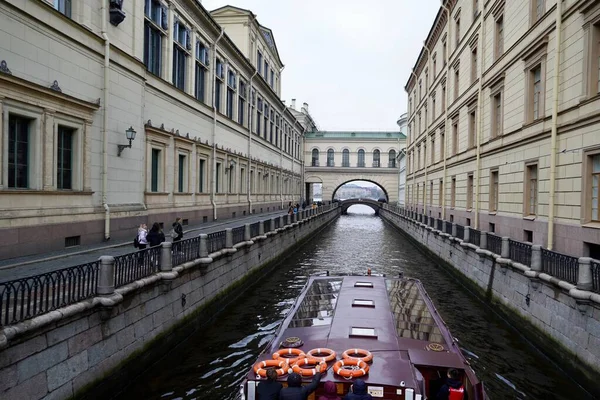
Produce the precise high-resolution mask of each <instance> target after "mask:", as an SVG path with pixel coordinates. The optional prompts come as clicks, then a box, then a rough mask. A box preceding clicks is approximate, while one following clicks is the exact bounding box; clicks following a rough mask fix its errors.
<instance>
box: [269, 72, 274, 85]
mask: <svg viewBox="0 0 600 400" xmlns="http://www.w3.org/2000/svg"><path fill="white" fill-rule="evenodd" d="M269 84H270V85H271V88H272V89H275V71H273V70H271V80H270V81H269Z"/></svg>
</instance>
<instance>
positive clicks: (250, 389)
mask: <svg viewBox="0 0 600 400" xmlns="http://www.w3.org/2000/svg"><path fill="white" fill-rule="evenodd" d="M267 368H275V369H276V370H277V373H278V380H279V381H280V382H281V383H282V384H283V386H284V387H285V386H286V378H287V376H288V374H289V373H291V372H292V371H295V372H297V373H300V374H301V375H302V376H303V378H304V381H305V382H304V384H306V383H308V382H309V381H310V380H311V379H312V377H313V375H314V374H315V373H316V371H317V370H318V371H320V372H322V378H321V382H320V384H319V386H318V387H317V389H316V391H315V392H313V394H312V395H311V397H309V399H316V398H318V397H319V396H320V395H321V394H323V384H324V382H326V381H333V382H335V384H336V387H337V392H338V395H339V396H340V397H343V396H344V395H346V394H347V393H348V390H349V389H350V385H351V384H352V382H354V381H355V380H356V379H357V378H360V379H363V380H364V381H365V383H366V385H367V391H368V393H370V394H371V396H373V398H374V399H386V400H400V399H402V400H425V399H435V398H436V397H437V392H438V390H439V389H440V387H441V386H442V385H443V384H444V383H445V381H446V376H447V372H448V370H449V369H456V370H458V372H459V380H461V382H462V385H463V389H464V391H465V392H467V393H468V398H469V399H470V400H473V399H475V400H486V399H487V398H488V397H487V395H486V393H485V390H484V388H483V383H482V382H480V381H479V380H478V379H477V377H476V376H475V373H474V371H473V370H472V368H471V367H470V366H469V363H468V361H467V360H466V359H465V357H464V356H463V354H462V353H461V351H460V349H459V347H458V345H457V343H456V341H455V339H454V338H453V336H452V335H451V334H450V332H449V330H448V328H447V326H446V324H445V323H444V321H443V320H442V318H441V316H440V315H439V313H438V312H437V310H436V308H435V307H434V305H433V302H432V301H431V299H430V298H429V296H428V295H427V293H426V292H425V289H424V288H423V286H422V284H421V282H420V281H418V280H417V279H412V278H404V277H402V276H400V277H398V278H390V277H385V276H374V275H371V274H370V271H369V273H368V274H367V275H363V276H315V277H310V278H309V280H308V282H307V284H306V286H305V287H304V289H303V290H302V293H301V294H300V296H299V297H298V299H297V300H296V302H295V304H294V306H293V308H292V309H291V310H290V312H289V314H288V315H287V317H286V318H285V320H284V321H283V323H282V324H281V326H280V328H279V329H278V331H277V333H276V335H275V338H274V339H273V340H272V341H271V343H270V344H269V345H268V346H267V348H266V349H265V351H264V352H263V353H262V354H261V355H260V356H259V357H258V359H257V361H256V363H255V364H254V365H253V367H252V369H251V370H250V371H249V372H248V374H247V375H246V377H245V379H244V382H243V383H242V384H241V387H240V394H241V396H240V397H241V398H242V399H245V400H255V399H257V394H256V388H257V385H258V384H259V383H260V381H261V380H265V379H266V378H265V376H266V370H267Z"/></svg>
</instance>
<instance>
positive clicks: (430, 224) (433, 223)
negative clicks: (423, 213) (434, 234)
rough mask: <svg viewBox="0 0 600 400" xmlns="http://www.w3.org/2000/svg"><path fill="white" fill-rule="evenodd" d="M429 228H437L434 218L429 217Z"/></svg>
mask: <svg viewBox="0 0 600 400" xmlns="http://www.w3.org/2000/svg"><path fill="white" fill-rule="evenodd" d="M429 226H430V227H432V228H435V219H434V218H433V217H431V216H430V217H429Z"/></svg>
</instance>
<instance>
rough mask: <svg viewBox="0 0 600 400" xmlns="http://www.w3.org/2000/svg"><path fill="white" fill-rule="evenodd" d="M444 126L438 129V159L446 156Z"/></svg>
mask: <svg viewBox="0 0 600 400" xmlns="http://www.w3.org/2000/svg"><path fill="white" fill-rule="evenodd" d="M444 129H445V128H442V129H441V131H440V159H441V160H443V159H444V158H445V157H446V133H445V132H444Z"/></svg>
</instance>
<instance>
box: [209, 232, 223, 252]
mask: <svg viewBox="0 0 600 400" xmlns="http://www.w3.org/2000/svg"><path fill="white" fill-rule="evenodd" d="M207 236H208V237H207V238H206V247H207V248H208V253H209V254H210V253H214V252H215V251H219V250H221V249H224V248H225V245H226V244H227V239H226V238H227V233H226V232H225V231H219V232H213V233H209V234H208V235H207Z"/></svg>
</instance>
